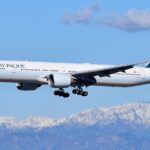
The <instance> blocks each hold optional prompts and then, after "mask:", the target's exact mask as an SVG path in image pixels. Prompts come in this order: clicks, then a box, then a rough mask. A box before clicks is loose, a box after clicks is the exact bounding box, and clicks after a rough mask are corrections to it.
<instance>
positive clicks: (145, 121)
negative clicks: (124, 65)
mask: <svg viewBox="0 0 150 150" xmlns="http://www.w3.org/2000/svg"><path fill="white" fill-rule="evenodd" d="M117 120H120V121H125V122H132V123H136V124H139V125H144V126H146V127H150V103H141V102H140V103H139V102H136V103H128V104H123V105H118V106H111V107H99V108H96V109H88V110H84V111H81V112H79V113H76V114H73V115H71V116H68V117H64V118H59V119H55V118H49V117H37V116H30V117H28V118H26V119H20V120H19V119H16V118H13V117H0V125H4V126H6V127H7V128H25V127H32V128H47V127H54V126H58V125H63V124H67V125H68V124H73V123H76V124H81V125H85V126H91V125H94V124H100V125H101V126H102V125H103V126H105V125H108V124H111V123H115V122H117Z"/></svg>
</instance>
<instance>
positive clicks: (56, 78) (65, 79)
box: [49, 74, 72, 88]
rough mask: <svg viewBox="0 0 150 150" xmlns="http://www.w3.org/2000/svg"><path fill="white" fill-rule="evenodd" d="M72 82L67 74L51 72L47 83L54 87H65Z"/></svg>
mask: <svg viewBox="0 0 150 150" xmlns="http://www.w3.org/2000/svg"><path fill="white" fill-rule="evenodd" d="M71 84H72V78H71V76H70V75H68V74H51V75H50V76H49V85H50V86H51V87H54V88H65V87H69V86H70V85H71Z"/></svg>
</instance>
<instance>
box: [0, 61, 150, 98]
mask: <svg viewBox="0 0 150 150" xmlns="http://www.w3.org/2000/svg"><path fill="white" fill-rule="evenodd" d="M143 63H147V65H146V66H145V67H136V66H137V65H140V64H143ZM0 82H12V83H16V87H17V89H19V90H22V91H30V90H36V89H37V88H39V87H40V86H42V85H48V86H49V87H52V88H57V89H58V90H55V91H54V95H55V96H61V97H64V98H68V97H69V96H70V94H69V93H67V92H65V90H64V88H68V87H72V88H73V90H72V93H73V94H76V95H81V96H88V92H87V91H84V90H83V87H88V86H112V87H131V86H138V85H143V84H148V83H150V62H148V61H147V62H140V63H134V64H127V65H98V64H87V63H85V64H73V63H48V62H30V61H0Z"/></svg>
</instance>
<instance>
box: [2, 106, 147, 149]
mask: <svg viewBox="0 0 150 150" xmlns="http://www.w3.org/2000/svg"><path fill="white" fill-rule="evenodd" d="M58 149H59V150H128V149H129V150H130V149H133V150H149V149H150V103H131V104H125V105H120V106H113V107H107V108H97V109H91V110H85V111H82V112H80V113H77V114H74V115H72V116H69V117H66V118H60V119H52V118H43V117H33V116H31V117H29V118H27V119H23V120H17V119H15V118H11V117H0V150H58Z"/></svg>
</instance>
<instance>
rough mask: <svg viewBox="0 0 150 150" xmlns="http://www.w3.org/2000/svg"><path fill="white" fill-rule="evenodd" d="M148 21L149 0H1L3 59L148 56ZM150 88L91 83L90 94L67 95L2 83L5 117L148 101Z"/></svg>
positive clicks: (127, 59) (0, 111)
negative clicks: (81, 95)
mask: <svg viewBox="0 0 150 150" xmlns="http://www.w3.org/2000/svg"><path fill="white" fill-rule="evenodd" d="M66 14H67V15H66ZM68 16H69V17H68ZM149 20H150V2H149V1H147V0H142V1H141V0H132V1H130V0H126V1H121V0H113V1H108V0H101V1H99V0H83V1H78V0H77V1H68V0H62V1H58V0H55V1H50V0H44V1H41V0H32V1H29V0H26V1H19V0H14V1H10V0H5V1H1V2H0V59H2V60H3V59H7V60H33V61H54V62H74V63H98V64H126V63H133V62H138V61H143V60H149V59H150V21H149ZM149 89H150V85H145V86H141V87H132V88H110V87H89V88H88V90H89V96H88V97H86V98H82V97H77V96H74V95H72V96H71V97H70V98H69V99H68V100H64V99H62V98H58V97H55V96H53V89H51V88H49V87H48V86H44V87H41V88H40V89H38V90H37V91H34V92H21V91H18V90H17V89H16V88H15V84H9V83H1V84H0V91H1V92H0V116H14V117H17V118H24V117H27V116H29V115H35V116H48V117H62V116H66V115H70V114H73V113H76V112H78V111H81V110H83V109H87V108H97V107H101V106H111V105H117V104H122V103H127V102H134V101H146V102H147V101H150V97H149ZM67 91H71V89H67Z"/></svg>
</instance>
